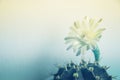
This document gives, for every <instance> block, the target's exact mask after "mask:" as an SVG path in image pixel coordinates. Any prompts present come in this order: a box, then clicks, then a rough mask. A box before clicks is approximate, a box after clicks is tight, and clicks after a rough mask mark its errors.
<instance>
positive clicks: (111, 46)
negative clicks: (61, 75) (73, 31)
mask: <svg viewBox="0 0 120 80" xmlns="http://www.w3.org/2000/svg"><path fill="white" fill-rule="evenodd" d="M84 16H88V17H92V18H96V19H99V18H103V22H102V24H101V25H100V26H103V27H106V28H107V30H106V31H105V32H104V34H103V37H102V39H101V40H100V42H99V46H100V49H101V57H102V59H101V62H100V63H101V64H102V65H108V66H111V68H110V69H109V70H108V71H109V73H110V74H111V75H115V76H120V64H119V63H120V0H0V80H47V79H48V80H49V77H50V76H51V75H50V73H54V72H56V70H57V68H55V66H54V64H58V63H59V64H61V65H62V64H65V63H67V62H69V61H71V60H73V61H74V62H76V63H79V59H80V57H76V56H75V53H73V52H72V50H70V51H66V45H65V44H64V37H65V36H66V35H67V33H68V31H69V27H70V26H71V25H72V24H73V22H74V21H75V20H82V18H83V17H84ZM88 55H90V57H87V59H88V58H92V57H93V55H92V54H89V53H88ZM118 80H119V77H118Z"/></svg>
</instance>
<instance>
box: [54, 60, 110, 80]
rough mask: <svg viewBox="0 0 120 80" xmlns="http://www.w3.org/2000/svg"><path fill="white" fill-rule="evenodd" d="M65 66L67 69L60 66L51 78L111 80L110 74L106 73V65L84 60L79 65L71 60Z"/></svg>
mask: <svg viewBox="0 0 120 80" xmlns="http://www.w3.org/2000/svg"><path fill="white" fill-rule="evenodd" d="M66 66H67V71H66V69H65V68H64V67H60V68H59V69H58V72H57V73H56V74H54V79H53V80H112V76H110V75H108V73H107V71H106V70H107V69H108V67H106V66H100V65H99V64H96V63H87V62H85V61H82V63H80V64H79V65H77V64H74V63H73V62H72V63H71V64H70V65H69V64H67V65H66ZM58 76H59V77H58Z"/></svg>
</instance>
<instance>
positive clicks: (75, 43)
mask: <svg viewBox="0 0 120 80" xmlns="http://www.w3.org/2000/svg"><path fill="white" fill-rule="evenodd" d="M101 21H102V19H100V20H98V21H95V20H94V19H92V18H91V19H88V18H87V17H85V18H84V19H83V21H82V22H79V21H76V22H74V25H73V26H72V27H70V29H71V30H70V32H69V34H68V36H67V37H66V38H65V41H66V43H67V44H68V43H69V44H70V45H69V47H68V48H67V50H68V49H70V48H73V50H74V51H75V52H77V54H76V55H77V56H78V55H79V54H80V53H83V54H84V53H85V52H86V51H87V50H89V49H95V48H96V46H97V42H98V41H99V40H100V38H101V36H102V35H101V34H102V32H103V31H104V30H105V28H98V25H99V23H100V22H101Z"/></svg>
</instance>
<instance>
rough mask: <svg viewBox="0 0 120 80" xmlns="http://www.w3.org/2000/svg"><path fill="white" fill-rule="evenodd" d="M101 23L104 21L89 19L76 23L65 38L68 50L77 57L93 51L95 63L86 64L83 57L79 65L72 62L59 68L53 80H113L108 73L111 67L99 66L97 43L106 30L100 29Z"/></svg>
mask: <svg viewBox="0 0 120 80" xmlns="http://www.w3.org/2000/svg"><path fill="white" fill-rule="evenodd" d="M101 21H102V19H100V20H98V21H95V20H94V19H88V18H87V17H85V18H84V19H83V21H82V22H78V21H76V22H74V25H73V26H72V27H71V31H70V33H69V35H68V36H67V37H65V41H66V44H70V45H69V47H68V48H67V50H69V49H70V48H73V51H74V52H76V56H79V55H80V54H82V55H84V54H85V53H86V51H88V50H91V51H92V52H93V54H94V58H95V62H94V63H92V62H86V61H85V58H84V57H82V58H81V63H80V64H79V65H76V64H74V63H73V62H71V63H70V64H67V65H66V67H59V69H58V72H57V73H56V74H54V79H53V80H112V78H113V77H112V76H110V75H109V74H108V73H107V69H108V68H109V67H107V66H101V65H100V64H99V59H100V50H99V47H98V45H97V42H98V41H99V40H100V38H101V36H102V35H101V34H102V32H103V31H104V30H105V28H98V24H99V23H100V22H101Z"/></svg>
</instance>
